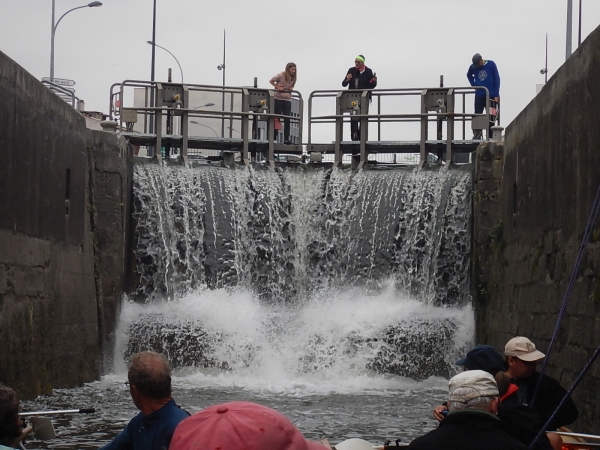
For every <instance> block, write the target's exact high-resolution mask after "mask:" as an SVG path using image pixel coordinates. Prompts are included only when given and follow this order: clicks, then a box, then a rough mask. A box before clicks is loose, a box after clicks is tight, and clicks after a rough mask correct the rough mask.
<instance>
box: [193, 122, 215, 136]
mask: <svg viewBox="0 0 600 450" xmlns="http://www.w3.org/2000/svg"><path fill="white" fill-rule="evenodd" d="M190 123H193V124H196V125H200V126H201V127H205V128H208V129H209V130H211V131H212V132H213V133H215V136H216V137H219V135H218V134H217V132H216V131H215V130H214V129H212V128H211V127H209V126H208V125H204V124H202V123H199V122H196V121H195V120H190Z"/></svg>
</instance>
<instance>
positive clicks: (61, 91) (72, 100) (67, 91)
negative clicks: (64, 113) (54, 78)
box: [42, 80, 81, 110]
mask: <svg viewBox="0 0 600 450" xmlns="http://www.w3.org/2000/svg"><path fill="white" fill-rule="evenodd" d="M42 84H43V85H44V86H46V87H47V88H48V89H50V90H51V91H52V92H54V93H55V94H56V95H58V96H59V97H60V98H62V99H63V100H64V101H65V102H67V103H69V104H70V105H71V106H72V107H73V108H74V109H76V110H79V102H80V101H81V100H80V99H79V98H78V97H77V96H76V95H75V91H74V90H73V89H72V88H69V87H65V86H61V85H59V84H56V83H52V82H51V81H47V80H42Z"/></svg>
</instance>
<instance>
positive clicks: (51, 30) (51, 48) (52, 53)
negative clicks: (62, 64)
mask: <svg viewBox="0 0 600 450" xmlns="http://www.w3.org/2000/svg"><path fill="white" fill-rule="evenodd" d="M54 9H55V0H52V28H51V29H50V82H51V83H54Z"/></svg>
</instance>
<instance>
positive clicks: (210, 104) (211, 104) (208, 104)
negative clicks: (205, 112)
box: [204, 103, 215, 106]
mask: <svg viewBox="0 0 600 450" xmlns="http://www.w3.org/2000/svg"><path fill="white" fill-rule="evenodd" d="M204 106H215V104H214V103H207V104H206V105H204Z"/></svg>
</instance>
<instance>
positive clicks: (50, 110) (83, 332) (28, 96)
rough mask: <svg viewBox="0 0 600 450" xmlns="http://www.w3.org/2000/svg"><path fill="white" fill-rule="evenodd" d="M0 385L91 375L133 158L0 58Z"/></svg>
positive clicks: (105, 337) (118, 257) (26, 391)
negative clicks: (0, 126)
mask: <svg viewBox="0 0 600 450" xmlns="http://www.w3.org/2000/svg"><path fill="white" fill-rule="evenodd" d="M0 98H1V99H2V107H1V108H0V122H1V123H2V124H3V127H2V129H1V130H0V151H1V152H2V164H0V342H2V346H0V382H2V383H5V384H7V385H9V386H11V387H13V388H15V389H16V390H17V391H18V392H19V395H20V396H21V397H22V398H27V397H32V396H35V395H38V394H40V393H48V392H50V391H51V390H52V388H55V387H70V386H76V385H79V384H81V383H83V382H85V381H92V380H94V379H96V378H97V377H98V376H99V374H100V371H101V368H102V362H103V359H102V356H103V348H104V346H105V345H106V343H107V342H108V341H109V340H110V337H111V333H112V332H113V330H114V322H115V318H116V309H117V308H118V305H119V302H120V299H121V292H122V285H123V266H124V253H125V252H124V246H125V237H126V234H125V229H126V222H127V220H128V219H127V217H128V210H127V208H128V206H127V203H128V199H129V196H128V192H129V186H128V181H127V180H128V171H129V170H130V166H131V165H130V158H128V157H127V152H126V147H125V145H124V144H123V143H122V142H119V140H118V139H117V138H116V137H115V136H114V135H110V134H108V133H103V132H99V131H90V130H87V129H86V127H85V119H84V118H83V117H82V116H81V115H80V114H79V113H77V112H76V111H74V110H73V108H71V107H70V106H69V105H67V104H66V103H65V102H64V101H63V100H61V99H60V98H58V97H57V96H56V95H54V94H53V93H51V92H50V91H49V90H48V89H47V88H46V87H44V86H43V85H42V84H41V83H40V82H38V81H37V80H36V79H35V78H33V77H32V76H31V75H30V74H29V73H27V72H26V71H25V70H23V68H21V67H20V66H19V65H17V64H16V63H15V62H14V61H12V60H11V59H10V58H8V57H7V56H6V55H4V54H2V53H1V52H0Z"/></svg>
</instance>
